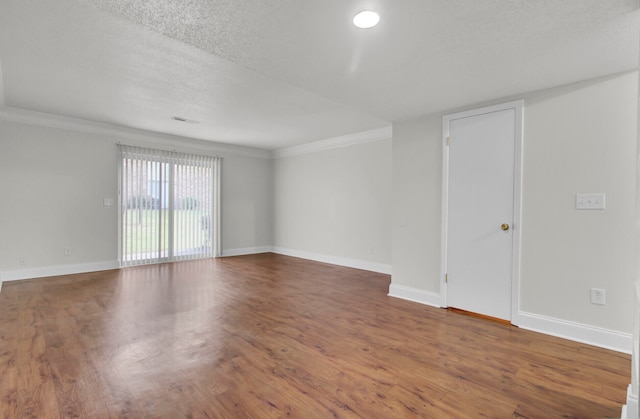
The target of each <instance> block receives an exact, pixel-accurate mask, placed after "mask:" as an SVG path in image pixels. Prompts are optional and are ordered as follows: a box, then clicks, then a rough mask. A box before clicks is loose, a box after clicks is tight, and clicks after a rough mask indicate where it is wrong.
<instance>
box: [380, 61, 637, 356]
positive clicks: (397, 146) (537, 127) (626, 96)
mask: <svg viewBox="0 0 640 419" xmlns="http://www.w3.org/2000/svg"><path fill="white" fill-rule="evenodd" d="M510 99H513V98H510ZM524 99H525V109H524V120H525V122H524V157H523V218H522V265H521V285H520V287H521V288H520V289H521V294H520V310H521V311H522V312H526V313H532V314H534V315H536V316H541V317H540V319H541V321H543V320H544V321H546V322H547V323H544V321H543V323H544V324H546V325H547V326H549V324H551V323H553V322H554V321H556V320H558V321H559V323H557V324H560V323H562V324H563V325H564V326H567V327H569V326H577V325H587V326H589V327H591V328H594V330H595V329H598V328H602V329H605V331H607V332H608V331H614V332H615V331H619V332H623V333H624V334H627V333H630V332H631V329H632V316H631V313H632V312H633V311H632V309H633V304H632V303H633V298H632V297H633V280H634V266H635V259H634V246H635V241H634V219H635V215H634V214H635V212H634V211H635V155H636V115H637V114H636V109H637V74H636V73H627V74H622V75H616V76H611V77H607V78H602V79H598V80H592V81H589V82H584V83H579V84H574V85H570V86H565V87H561V88H557V89H551V90H548V91H544V92H539V93H534V94H528V95H524ZM441 118H442V115H431V116H425V117H421V118H416V119H413V120H410V121H404V122H399V123H396V124H394V127H393V130H394V139H393V167H394V171H393V189H394V204H393V228H392V234H393V277H392V284H393V286H399V287H400V288H404V287H406V289H407V290H409V291H411V290H413V291H415V293H416V294H415V295H420V293H425V292H426V293H429V294H433V295H437V294H439V292H440V289H439V287H440V285H439V284H440V281H439V267H440V265H439V264H440V252H439V247H440V230H441V226H440V217H441V214H440V213H441V210H440V205H441V196H440V193H441V177H442V174H441V170H442V168H441V158H442V157H441V153H442V146H441V136H442V122H441ZM585 192H604V193H606V200H607V201H606V202H607V209H606V210H605V211H576V210H575V209H574V206H575V194H576V193H585ZM403 223H404V224H405V225H404V226H403V225H402V224H403ZM591 287H598V288H605V289H606V292H607V304H606V305H605V306H598V305H593V304H591V303H590V301H589V290H590V288H591ZM549 321H551V323H549ZM574 323H575V324H577V325H574ZM547 332H552V333H553V331H547ZM558 334H560V333H558ZM603 345H605V346H606V343H605V344H603Z"/></svg>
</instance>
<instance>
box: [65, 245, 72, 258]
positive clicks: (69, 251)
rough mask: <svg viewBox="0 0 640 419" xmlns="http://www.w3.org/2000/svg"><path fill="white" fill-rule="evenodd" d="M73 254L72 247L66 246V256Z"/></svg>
mask: <svg viewBox="0 0 640 419" xmlns="http://www.w3.org/2000/svg"><path fill="white" fill-rule="evenodd" d="M70 254H71V248H70V247H65V248H64V255H65V256H69V255H70Z"/></svg>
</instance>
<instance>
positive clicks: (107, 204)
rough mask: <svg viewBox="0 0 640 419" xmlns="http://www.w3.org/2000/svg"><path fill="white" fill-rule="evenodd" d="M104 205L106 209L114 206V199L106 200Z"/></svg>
mask: <svg viewBox="0 0 640 419" xmlns="http://www.w3.org/2000/svg"><path fill="white" fill-rule="evenodd" d="M102 203H103V204H104V206H105V207H110V206H111V205H113V198H105V199H104V201H102Z"/></svg>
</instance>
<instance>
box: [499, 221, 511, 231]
mask: <svg viewBox="0 0 640 419" xmlns="http://www.w3.org/2000/svg"><path fill="white" fill-rule="evenodd" d="M500 228H501V229H502V231H507V230H509V224H506V223H505V224H502V225H501V226H500Z"/></svg>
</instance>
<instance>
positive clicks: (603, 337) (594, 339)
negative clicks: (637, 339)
mask: <svg viewBox="0 0 640 419" xmlns="http://www.w3.org/2000/svg"><path fill="white" fill-rule="evenodd" d="M517 326H519V327H521V328H523V329H527V330H532V331H534V332H540V333H544V334H547V335H551V336H557V337H560V338H564V339H569V340H573V341H576V342H581V343H586V344H589V345H593V346H598V347H600V348H605V349H611V350H614V351H618V352H624V353H627V354H630V353H631V349H632V346H633V336H632V335H631V333H623V332H618V331H615V330H609V329H604V328H601V327H597V326H590V325H586V324H581V323H575V322H571V321H568V320H562V319H556V318H553V317H547V316H542V315H540V314H533V313H526V312H522V311H521V312H519V313H518V324H517Z"/></svg>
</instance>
